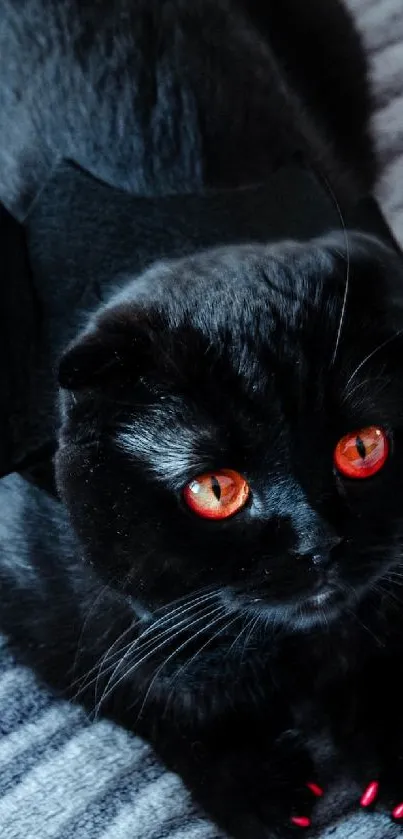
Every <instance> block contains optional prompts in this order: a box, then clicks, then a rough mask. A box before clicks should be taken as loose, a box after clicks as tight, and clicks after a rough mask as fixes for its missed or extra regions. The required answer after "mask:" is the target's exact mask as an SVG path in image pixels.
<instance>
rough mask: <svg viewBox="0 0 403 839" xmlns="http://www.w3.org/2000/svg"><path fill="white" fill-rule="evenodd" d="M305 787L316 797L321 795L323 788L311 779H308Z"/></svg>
mask: <svg viewBox="0 0 403 839" xmlns="http://www.w3.org/2000/svg"><path fill="white" fill-rule="evenodd" d="M307 787H308V789H310V790H311V792H312V793H313V794H314V795H316V797H317V798H320V797H321V796H322V795H323V789H322V787H320V786H319V785H318V784H314V783H313V782H312V781H309V784H307Z"/></svg>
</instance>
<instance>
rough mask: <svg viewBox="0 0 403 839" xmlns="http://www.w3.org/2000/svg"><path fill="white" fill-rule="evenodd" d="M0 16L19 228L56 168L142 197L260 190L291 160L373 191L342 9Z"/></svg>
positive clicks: (1, 94) (25, 9) (1, 169)
mask: <svg viewBox="0 0 403 839" xmlns="http://www.w3.org/2000/svg"><path fill="white" fill-rule="evenodd" d="M1 15H2V26H1V30H0V56H1V57H0V62H1V63H0V77H1V79H2V84H1V86H0V133H1V135H2V136H4V137H5V142H4V143H2V144H1V147H0V184H1V194H0V200H2V201H3V202H4V203H5V204H6V206H7V207H8V208H9V209H11V211H12V212H14V213H15V214H16V215H17V216H20V217H23V216H24V215H25V213H26V211H27V209H28V208H29V206H30V203H31V202H32V200H33V198H34V196H35V195H36V194H37V192H38V190H39V189H40V187H41V185H42V184H43V181H44V180H45V179H46V177H47V176H48V174H49V171H50V169H51V167H52V165H54V163H55V161H56V160H57V159H60V158H61V157H65V158H71V159H73V160H75V161H76V162H77V163H78V164H79V165H81V166H83V167H84V169H86V170H88V171H90V172H92V173H93V174H95V175H96V176H98V177H100V178H101V179H103V180H105V181H106V182H108V183H112V184H114V185H115V186H118V187H122V188H124V189H128V190H130V191H132V192H135V193H137V194H145V195H153V194H154V195H161V194H169V193H185V192H195V191H199V190H200V189H203V188H206V187H212V186H223V185H227V186H234V187H235V186H238V185H242V184H245V183H250V182H251V181H252V182H253V181H256V182H259V181H261V180H262V179H263V178H264V177H265V176H266V175H267V172H268V171H269V172H270V171H271V170H272V168H273V165H274V164H275V163H276V162H277V161H278V159H285V158H287V157H289V156H290V154H292V153H293V151H295V149H296V148H297V149H300V148H301V146H303V147H305V148H306V149H307V150H308V152H309V154H310V155H311V156H313V157H316V158H317V159H320V161H321V164H322V166H323V167H324V168H325V169H326V168H329V167H330V168H331V169H332V168H333V167H336V169H338V170H339V173H340V171H344V174H347V175H348V177H349V180H350V181H351V180H354V179H357V180H358V182H359V183H361V184H362V183H364V184H365V185H366V186H368V185H370V184H371V183H372V181H373V174H374V173H373V153H372V149H371V145H370V143H369V140H368V130H367V122H368V114H369V94H368V91H367V88H366V84H365V81H364V79H365V69H366V68H365V59H364V58H363V55H362V53H361V52H360V49H359V42H358V38H357V36H356V34H355V32H354V31H353V29H352V27H351V23H350V20H349V18H348V16H347V14H346V12H345V10H344V8H343V7H342V6H341V5H340V4H339V3H332V4H331V6H330V7H327V8H326V9H324V8H323V5H322V4H321V3H320V2H317V0H315V2H312V0H311V2H310V3H309V5H308V8H307V9H304V10H302V9H301V6H300V4H298V3H297V2H295V0H287V2H282V3H279V2H260V0H254V2H250V3H244V2H241V0H239V2H237V0H220V2H213V0H211V2H208V0H203V1H202V2H201V1H200V0H197V2H196V0H195V2H193V3H192V5H191V6H190V5H189V3H188V2H186V0H184V2H161V1H160V0H152V2H149V1H147V0H136V2H135V3H128V2H126V0H119V2H117V3H111V2H109V0H104V1H103V2H98V3H91V2H88V3H82V2H80V3H78V2H72V0H63V2H60V3H57V4H49V7H48V6H47V4H46V3H44V2H43V0H24V3H23V4H21V3H20V4H18V5H17V4H16V3H15V2H14V0H2V3H1ZM44 19H46V26H45V25H44V22H43V20H44ZM254 22H256V24H257V25H254ZM267 32H269V37H270V42H271V43H270V42H269V41H268V38H267ZM340 43H342V44H343V57H342V60H340V59H339V44H340ZM22 56H23V59H22ZM283 65H284V69H283ZM346 114H348V120H346V119H345V118H344V117H345V115H346ZM318 129H319V130H318Z"/></svg>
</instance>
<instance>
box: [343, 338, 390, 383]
mask: <svg viewBox="0 0 403 839" xmlns="http://www.w3.org/2000/svg"><path fill="white" fill-rule="evenodd" d="M402 334H403V329H399V330H398V332H395V334H394V335H391V336H390V337H389V338H386V339H385V341H382V343H381V344H378V346H377V347H375V349H374V350H372V352H370V353H368V355H366V356H365V358H364V359H363V361H361V362H360V364H359V365H358V367H356V368H355V370H354V371H353V373H352V374H351V376H350V378H349V379H348V381H347V384H346V385H345V390H347V388H348V386H349V384H350V382H352V380H353V379H354V378H355V377H356V375H357V373H359V371H360V370H361V369H362V367H364V364H367V362H368V361H370V360H371V358H373V357H374V355H376V353H378V352H380V350H383V348H384V347H386V346H387V345H388V344H390V343H391V342H392V341H395V340H396V338H399V336H400V335H402Z"/></svg>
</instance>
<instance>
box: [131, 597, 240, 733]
mask: <svg viewBox="0 0 403 839" xmlns="http://www.w3.org/2000/svg"><path fill="white" fill-rule="evenodd" d="M219 610H220V611H221V615H218V616H217V617H216V618H214V619H213V620H211V621H210V623H209V624H208V625H207V626H202V628H201V629H198V631H197V632H195V633H194V634H193V635H192V636H191V637H190V638H187V639H186V641H184V642H183V643H182V644H181V645H180V646H179V647H178V648H177V649H176V650H174V651H173V652H172V653H171V654H170V655H169V656H168V658H166V659H165V661H163V662H162V664H161V665H160V667H158V669H157V671H156V672H155V674H154V676H153V678H152V680H151V682H150V684H149V686H148V689H147V692H146V694H145V697H144V699H143V702H142V704H141V708H140V710H139V713H138V715H137V719H139V717H141V714H142V713H143V711H144V708H145V706H146V703H147V699H148V697H149V695H150V693H151V690H152V688H153V685H154V683H155V681H156V680H157V678H158V676H159V674H160V673H161V671H162V670H163V669H164V667H166V665H167V664H168V663H169V662H170V661H172V659H173V658H175V656H177V655H178V653H180V652H181V651H182V650H184V649H185V647H187V646H188V645H189V644H191V643H192V642H193V641H194V640H195V639H196V638H197V637H198V636H199V635H202V633H204V632H207V630H208V629H211V627H212V626H214V625H215V624H216V623H218V622H219V621H220V620H223V618H225V617H226V615H227V613H226V611H225V609H224V608H223V607H219ZM215 611H216V610H215ZM234 620H235V618H234Z"/></svg>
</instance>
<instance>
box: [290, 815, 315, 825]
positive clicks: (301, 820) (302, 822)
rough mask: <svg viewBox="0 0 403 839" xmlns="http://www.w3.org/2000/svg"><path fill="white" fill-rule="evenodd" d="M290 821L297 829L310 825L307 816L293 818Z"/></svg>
mask: <svg viewBox="0 0 403 839" xmlns="http://www.w3.org/2000/svg"><path fill="white" fill-rule="evenodd" d="M291 821H292V823H293V824H296V825H297V827H310V824H311V820H310V819H308V817H307V816H293V817H292V819H291Z"/></svg>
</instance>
